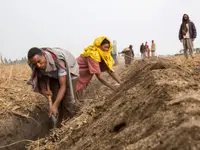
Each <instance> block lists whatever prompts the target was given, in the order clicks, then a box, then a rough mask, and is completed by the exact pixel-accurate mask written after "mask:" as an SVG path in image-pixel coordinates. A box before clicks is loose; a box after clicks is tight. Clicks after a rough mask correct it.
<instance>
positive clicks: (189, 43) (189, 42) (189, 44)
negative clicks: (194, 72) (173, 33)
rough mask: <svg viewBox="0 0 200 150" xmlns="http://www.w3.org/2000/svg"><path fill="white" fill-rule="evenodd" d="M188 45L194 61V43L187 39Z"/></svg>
mask: <svg viewBox="0 0 200 150" xmlns="http://www.w3.org/2000/svg"><path fill="white" fill-rule="evenodd" d="M187 40H188V41H187V44H188V49H189V53H190V56H191V57H192V59H193V58H194V46H193V41H192V40H191V39H187Z"/></svg>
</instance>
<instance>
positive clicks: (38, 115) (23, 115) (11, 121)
mask: <svg viewBox="0 0 200 150" xmlns="http://www.w3.org/2000/svg"><path fill="white" fill-rule="evenodd" d="M29 75H30V70H29V68H28V66H27V65H25V64H21V65H3V66H0V150H25V149H26V145H27V144H28V143H30V142H31V141H33V140H37V139H38V138H43V137H45V136H47V135H49V132H50V129H51V128H52V122H51V120H49V117H48V100H47V99H46V98H44V97H43V96H41V95H39V94H36V93H33V92H32V90H31V87H30V86H28V85H27V84H26V81H27V78H28V77H29Z"/></svg>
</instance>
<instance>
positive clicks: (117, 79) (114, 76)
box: [108, 70, 121, 84]
mask: <svg viewBox="0 0 200 150" xmlns="http://www.w3.org/2000/svg"><path fill="white" fill-rule="evenodd" d="M108 73H109V74H110V76H111V77H112V78H113V79H114V80H115V81H116V82H118V83H119V84H121V81H120V79H119V76H118V75H117V74H116V72H114V71H111V70H108Z"/></svg>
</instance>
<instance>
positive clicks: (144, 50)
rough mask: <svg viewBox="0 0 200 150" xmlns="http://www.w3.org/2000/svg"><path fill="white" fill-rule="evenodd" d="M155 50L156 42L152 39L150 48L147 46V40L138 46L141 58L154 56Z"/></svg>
mask: <svg viewBox="0 0 200 150" xmlns="http://www.w3.org/2000/svg"><path fill="white" fill-rule="evenodd" d="M155 52H156V44H155V42H154V40H152V43H151V49H150V48H149V45H148V42H145V45H144V43H142V44H141V46H140V53H141V58H142V59H143V60H144V59H145V58H146V57H147V58H150V56H151V57H154V56H155Z"/></svg>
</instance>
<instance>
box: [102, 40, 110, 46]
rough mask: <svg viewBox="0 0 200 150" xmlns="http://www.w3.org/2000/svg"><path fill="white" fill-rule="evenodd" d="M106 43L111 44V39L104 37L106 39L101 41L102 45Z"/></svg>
mask: <svg viewBox="0 0 200 150" xmlns="http://www.w3.org/2000/svg"><path fill="white" fill-rule="evenodd" d="M104 44H109V45H110V41H108V40H107V39H104V40H103V41H102V42H101V46H102V45H104Z"/></svg>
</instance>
